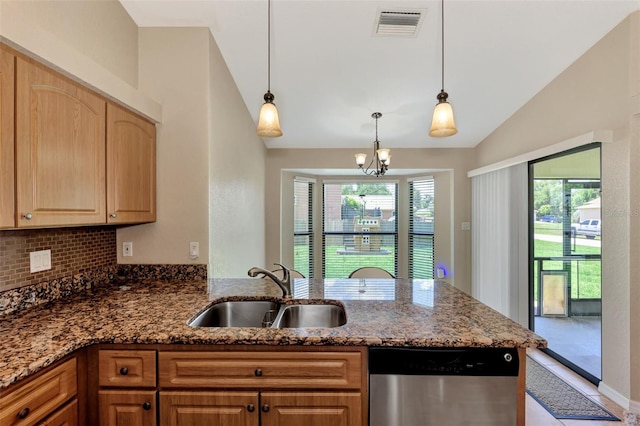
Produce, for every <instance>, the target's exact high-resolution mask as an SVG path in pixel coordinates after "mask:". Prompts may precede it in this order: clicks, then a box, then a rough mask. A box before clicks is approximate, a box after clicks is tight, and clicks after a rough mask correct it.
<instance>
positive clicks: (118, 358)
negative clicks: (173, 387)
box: [98, 350, 156, 388]
mask: <svg viewBox="0 0 640 426" xmlns="http://www.w3.org/2000/svg"><path fill="white" fill-rule="evenodd" d="M98 364H99V366H98V383H99V384H100V386H113V387H151V388H154V387H156V351H112V350H102V351H100V353H99V354H98Z"/></svg>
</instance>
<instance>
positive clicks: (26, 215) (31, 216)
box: [22, 213, 33, 220]
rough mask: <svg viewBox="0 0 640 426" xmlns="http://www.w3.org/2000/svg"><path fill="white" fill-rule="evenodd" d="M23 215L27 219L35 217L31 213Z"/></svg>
mask: <svg viewBox="0 0 640 426" xmlns="http://www.w3.org/2000/svg"><path fill="white" fill-rule="evenodd" d="M22 217H23V218H24V219H27V220H31V219H33V215H32V214H31V213H27V214H23V215H22Z"/></svg>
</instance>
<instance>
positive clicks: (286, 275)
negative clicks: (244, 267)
mask: <svg viewBox="0 0 640 426" xmlns="http://www.w3.org/2000/svg"><path fill="white" fill-rule="evenodd" d="M274 265H278V266H280V267H281V268H282V279H280V278H279V277H278V276H277V275H276V274H274V273H273V272H271V271H267V270H266V269H262V268H257V267H255V266H254V267H253V268H251V269H249V271H248V272H247V274H248V275H249V276H250V277H256V276H258V275H262V277H263V278H264V277H269V278H271V281H273V282H274V283H276V284H277V285H278V287H280V289H281V290H282V297H284V298H285V299H290V298H291V272H290V271H289V269H288V268H287V267H286V266H284V265H281V264H279V263H274Z"/></svg>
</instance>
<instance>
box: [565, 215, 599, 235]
mask: <svg viewBox="0 0 640 426" xmlns="http://www.w3.org/2000/svg"><path fill="white" fill-rule="evenodd" d="M571 233H572V234H573V236H574V237H575V236H577V235H584V236H585V237H586V238H589V239H594V238H595V237H599V236H600V219H587V220H583V221H582V222H580V223H573V224H571Z"/></svg>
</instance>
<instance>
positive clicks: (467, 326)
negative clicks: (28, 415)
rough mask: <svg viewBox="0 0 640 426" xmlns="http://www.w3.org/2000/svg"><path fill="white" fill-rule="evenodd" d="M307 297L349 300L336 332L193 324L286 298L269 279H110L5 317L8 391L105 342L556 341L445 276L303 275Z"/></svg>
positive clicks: (0, 379)
mask: <svg viewBox="0 0 640 426" xmlns="http://www.w3.org/2000/svg"><path fill="white" fill-rule="evenodd" d="M293 294H294V297H295V298H298V299H309V300H313V299H332V300H339V301H341V302H342V303H343V304H344V306H345V308H346V312H347V320H348V321H347V324H346V325H344V326H341V327H337V328H330V329H313V328H309V329H270V328H203V327H201V328H192V327H190V326H189V325H187V320H188V319H190V318H191V317H192V316H193V315H195V314H196V313H198V312H199V311H200V310H202V309H203V308H204V307H206V306H207V305H209V304H211V302H212V301H214V300H218V299H222V300H225V299H227V300H228V299H234V298H235V299H237V298H239V296H242V297H240V298H243V297H251V298H257V299H277V298H278V297H279V295H280V291H279V289H278V287H277V286H276V285H275V284H273V283H272V282H270V281H267V280H255V279H226V280H214V281H209V282H208V283H207V282H202V281H200V282H179V283H166V282H146V283H127V284H126V285H112V286H103V287H100V288H98V289H94V290H89V291H87V292H85V293H82V294H78V295H75V296H73V297H70V298H67V299H62V300H58V301H56V302H52V303H49V304H47V305H42V306H38V307H34V308H31V309H29V310H27V311H24V312H22V313H19V314H16V315H8V316H6V317H4V318H3V319H2V320H0V389H3V388H5V387H7V386H8V385H10V384H12V383H14V382H16V381H18V380H20V379H22V378H24V377H26V376H28V375H30V374H32V373H35V372H36V371H38V370H40V369H41V368H43V367H46V366H47V365H50V364H52V363H53V362H55V361H57V360H58V359H60V358H62V357H64V356H65V355H67V354H70V353H71V352H73V351H75V350H76V349H79V348H82V347H85V346H88V345H91V344H95V343H150V344H151V343H156V344H177V343H184V344H250V345H337V346H340V345H356V346H378V345H383V346H413V347H428V346H432V347H434V346H484V347H541V346H545V345H546V342H545V341H544V340H543V339H542V338H540V337H539V336H537V335H536V334H534V333H532V332H530V331H529V330H526V329H524V328H523V327H521V326H520V325H518V324H516V323H515V322H513V321H511V320H509V319H507V318H505V317H504V316H502V315H500V314H499V313H497V312H496V311H494V310H492V309H490V308H488V307H487V306H486V305H483V304H481V303H479V302H478V301H476V300H475V299H473V298H471V297H469V296H468V295H466V294H465V293H463V292H461V291H459V290H457V289H455V288H453V287H452V286H450V285H449V284H446V283H444V282H438V281H435V282H434V281H430V280H424V281H410V280H379V279H366V280H324V281H323V280H307V279H295V280H294V282H293Z"/></svg>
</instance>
